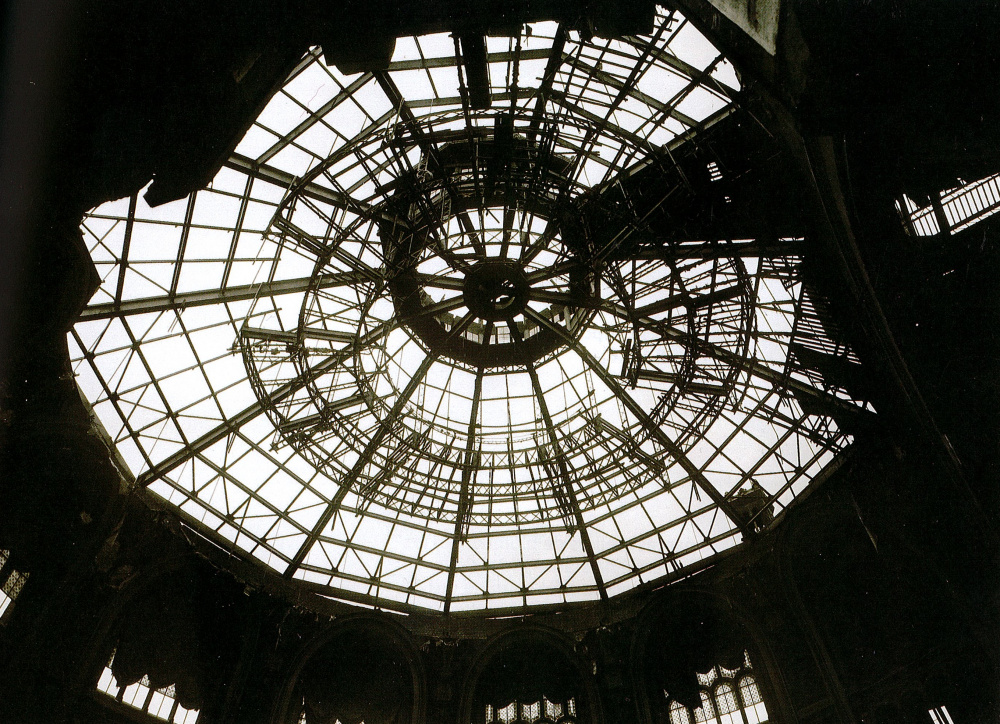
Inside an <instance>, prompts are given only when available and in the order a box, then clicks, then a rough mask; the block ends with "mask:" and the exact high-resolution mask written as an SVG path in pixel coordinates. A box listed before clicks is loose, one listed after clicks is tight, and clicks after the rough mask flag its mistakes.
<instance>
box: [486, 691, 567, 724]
mask: <svg viewBox="0 0 1000 724" xmlns="http://www.w3.org/2000/svg"><path fill="white" fill-rule="evenodd" d="M485 721H486V724H515V722H523V724H535V722H543V723H545V724H576V699H575V698H574V697H570V698H569V699H567V700H566V701H565V703H562V702H559V703H557V702H553V701H549V699H548V697H545V696H543V697H542V698H541V699H540V700H538V701H535V702H532V703H527V704H526V703H524V702H519V701H516V700H515V701H512V702H510V703H508V704H507V705H505V706H502V707H501V706H494V705H493V704H487V705H486V707H485Z"/></svg>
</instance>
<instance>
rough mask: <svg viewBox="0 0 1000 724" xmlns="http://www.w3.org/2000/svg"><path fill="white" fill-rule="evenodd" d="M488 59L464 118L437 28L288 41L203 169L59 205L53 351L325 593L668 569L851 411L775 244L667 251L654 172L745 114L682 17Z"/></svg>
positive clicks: (500, 595)
mask: <svg viewBox="0 0 1000 724" xmlns="http://www.w3.org/2000/svg"><path fill="white" fill-rule="evenodd" d="M529 31H530V32H529ZM487 61H488V70H489V73H488V75H489V79H490V92H491V106H490V107H489V108H486V109H478V110H477V109H472V108H470V107H469V104H468V102H467V101H466V99H467V98H468V96H469V94H468V92H467V88H466V79H465V78H464V75H463V64H462V59H461V48H460V47H459V46H458V45H457V44H456V41H454V40H453V39H452V38H451V37H449V36H427V37H421V38H403V39H400V40H399V41H398V43H397V50H396V55H395V57H394V58H393V61H392V63H391V64H390V66H389V68H388V70H386V71H384V72H378V73H367V74H358V75H354V76H346V77H345V76H343V75H342V74H340V73H339V72H338V71H337V70H336V69H334V68H332V67H328V66H326V65H325V64H324V63H323V62H322V60H321V59H320V56H319V53H318V52H312V53H309V54H308V55H307V56H306V57H305V58H303V60H302V62H301V63H300V64H299V66H298V67H297V68H296V70H295V71H294V72H293V73H292V75H291V76H290V77H289V79H288V81H287V83H286V84H285V86H284V88H283V89H282V90H281V91H280V92H279V93H278V94H277V95H276V96H275V97H274V98H273V99H272V101H271V102H270V104H269V105H268V106H267V108H266V109H265V110H264V112H263V113H262V115H261V117H260V118H259V119H258V120H257V122H256V123H255V124H254V126H253V128H252V129H251V131H250V132H249V133H248V134H247V136H246V138H245V139H244V140H243V142H242V143H241V144H240V146H239V147H238V148H237V152H236V153H235V154H234V155H233V157H232V158H231V159H230V160H229V162H228V163H227V164H226V165H225V167H224V168H223V170H222V171H221V172H220V173H219V174H218V176H217V177H216V178H215V180H214V181H213V182H212V184H211V185H210V186H209V188H207V189H205V190H202V191H199V192H196V193H194V194H192V195H191V196H190V197H189V198H188V199H186V200H184V201H179V202H175V203H173V204H168V205H165V206H163V207H160V208H155V209H154V208H149V207H147V206H146V205H145V204H144V203H143V201H142V199H141V198H140V197H138V196H135V197H132V198H131V199H123V200H121V201H118V202H114V203H109V204H106V205H104V206H102V207H100V208H98V209H96V210H95V211H94V212H93V213H91V214H89V215H88V216H87V218H86V220H85V222H84V232H85V235H86V237H87V239H88V241H89V244H90V249H91V253H92V256H93V259H94V261H95V263H96V264H97V266H98V269H99V270H100V272H101V276H102V279H103V285H102V287H101V290H100V292H99V294H98V296H97V297H95V299H94V300H93V301H92V303H91V305H90V307H89V308H88V309H87V310H86V311H85V312H84V315H83V318H82V319H81V321H80V322H79V323H78V324H77V325H76V327H75V329H74V330H73V332H72V334H71V348H72V349H73V355H74V367H75V371H76V373H77V375H78V377H79V381H80V385H81V388H82V389H83V391H84V393H85V394H86V395H87V397H88V399H89V400H90V401H91V402H92V403H93V405H94V408H95V410H96V412H97V413H98V415H99V416H100V418H101V420H102V422H103V424H104V425H105V427H106V428H107V429H108V430H109V432H110V434H111V435H112V436H113V438H114V439H115V442H116V444H117V446H118V449H119V451H120V453H121V455H122V456H123V458H124V459H125V460H126V461H127V463H128V464H129V465H130V467H131V468H132V471H133V473H134V474H135V475H136V477H137V480H138V482H139V484H141V485H146V486H148V487H149V489H150V490H152V491H153V492H154V493H156V494H157V495H159V496H162V497H163V498H164V499H166V500H167V501H169V502H171V503H173V504H174V505H176V506H177V508H178V509H179V511H180V512H181V513H182V515H184V516H185V517H186V518H187V519H188V520H189V521H191V522H192V523H194V524H195V525H197V526H198V528H199V529H200V530H202V531H203V532H204V533H205V534H206V535H209V536H211V537H214V538H215V539H216V540H218V541H220V542H224V543H225V544H226V545H229V546H231V547H233V548H235V549H238V550H241V551H244V552H245V553H247V554H249V555H251V556H253V557H255V558H258V559H260V560H261V561H263V562H264V563H265V564H266V565H268V566H271V567H272V568H275V569H277V570H278V571H280V572H281V573H282V574H284V575H285V576H286V577H288V578H290V579H300V580H302V581H304V582H306V584H307V585H311V587H312V588H313V589H314V590H317V591H319V592H322V593H324V594H326V595H330V596H334V597H342V598H352V599H354V600H359V599H361V600H367V601H369V602H373V603H378V604H380V605H388V606H393V605H395V606H397V607H419V608H430V609H435V610H442V611H455V610H460V609H475V608H489V609H495V608H508V607H520V606H526V605H533V604H560V603H565V602H569V601H574V600H586V599H594V598H598V597H607V596H609V595H613V594H615V593H618V592H621V591H623V590H627V589H629V588H632V587H634V586H636V585H638V584H640V583H642V582H644V581H649V580H653V579H657V578H661V577H663V576H664V575H667V574H676V573H678V572H681V571H685V570H687V569H689V568H692V567H695V566H697V565H700V564H701V563H702V561H704V560H706V559H710V557H711V556H713V555H714V554H716V553H719V552H721V551H723V550H725V549H727V548H731V547H732V546H734V545H736V544H738V543H739V542H740V541H741V540H742V539H743V538H744V537H745V536H746V535H749V534H752V532H755V531H760V530H762V529H765V528H767V527H769V526H771V525H774V524H775V523H776V521H777V519H779V518H780V512H781V511H782V510H783V509H784V508H785V507H787V506H788V505H789V504H790V503H791V502H792V501H793V500H794V498H795V496H796V495H798V494H799V493H801V492H802V491H803V490H805V489H806V487H807V486H808V485H809V483H810V481H812V480H813V479H814V478H815V477H816V476H817V475H819V474H820V473H821V471H823V470H824V468H827V467H828V466H830V465H831V463H834V462H835V456H836V454H837V453H838V452H839V451H840V450H842V449H843V448H844V447H845V445H846V444H847V443H848V442H849V437H848V436H847V435H846V434H845V433H844V432H843V431H842V430H841V429H840V428H839V427H838V425H837V423H836V422H835V419H836V420H840V419H842V418H843V417H844V416H852V415H859V414H866V413H865V410H866V405H865V403H864V402H863V401H860V400H855V399H852V397H851V395H849V394H848V393H847V392H846V391H845V389H844V387H843V386H842V385H838V384H835V383H832V382H830V380H829V379H827V378H826V377H824V376H823V374H821V370H822V368H823V365H821V364H819V365H817V364H813V363H812V362H815V360H817V359H820V360H825V359H827V358H830V359H837V360H840V361H841V362H842V363H844V364H848V365H850V364H856V360H855V359H854V358H853V356H852V355H851V354H850V352H849V350H846V349H845V348H844V347H843V346H842V345H841V344H839V343H837V342H836V341H834V340H835V338H836V334H832V333H831V331H830V329H829V325H828V324H826V323H825V318H824V315H823V313H822V309H821V308H820V307H821V305H818V302H817V301H816V300H814V299H813V296H812V295H810V294H809V292H808V290H807V289H806V288H805V287H804V285H803V283H802V280H801V279H800V276H799V254H800V251H801V250H800V248H799V244H800V243H801V240H800V239H794V238H792V239H785V240H770V241H769V242H768V243H766V244H764V243H761V241H760V240H755V239H750V238H747V239H683V240H680V241H671V242H670V243H666V242H662V238H663V234H662V228H663V225H664V224H666V223H667V221H665V219H668V218H669V217H668V215H665V213H666V212H665V211H664V209H667V208H668V207H669V206H670V204H671V203H672V202H673V200H674V199H676V198H679V197H681V196H683V195H684V194H690V193H691V190H690V188H686V187H684V186H683V185H677V184H669V183H667V182H666V181H665V179H667V178H668V177H669V175H670V174H669V173H666V172H662V170H663V169H667V168H668V167H670V165H671V159H672V158H674V157H675V156H676V155H678V154H684V153H686V152H687V149H689V148H690V147H691V146H692V144H695V142H696V140H697V139H698V138H699V132H700V131H701V130H703V129H706V128H708V127H710V126H712V125H713V124H715V123H718V122H719V121H720V120H721V119H724V118H726V117H727V116H729V115H731V114H733V113H734V112H738V111H736V110H735V107H734V105H733V102H732V98H733V95H734V93H735V88H736V86H738V82H737V80H736V77H735V74H734V73H733V72H732V69H731V67H730V66H729V65H728V63H726V61H725V60H724V59H723V58H722V57H721V56H719V54H718V53H717V52H716V51H715V50H714V49H713V48H712V47H711V46H710V45H709V44H708V43H707V42H706V41H705V40H704V38H702V37H701V36H700V35H698V33H697V31H695V30H694V28H693V27H692V26H690V25H689V24H688V23H687V22H686V21H685V20H684V19H683V18H681V17H680V16H678V15H677V14H675V13H671V14H666V13H664V14H661V15H660V16H659V17H658V19H657V25H656V29H655V31H654V34H653V35H652V36H650V37H628V38H624V39H622V40H615V41H606V40H600V39H593V40H592V41H590V42H583V41H582V40H580V39H577V38H575V37H573V34H570V33H567V32H565V31H564V29H563V28H561V27H559V26H557V25H555V24H550V23H538V24H535V25H532V26H529V27H528V28H526V29H525V31H524V32H523V33H522V34H521V36H520V37H517V38H488V39H487ZM708 171H709V172H710V173H711V174H712V179H713V180H714V179H715V175H716V174H717V173H720V172H719V171H718V168H717V167H716V168H711V167H710V168H709V169H708ZM651 179H652V181H651ZM651 189H652V191H650V190H651ZM622 199H625V201H623V200H622ZM636 249H641V250H643V251H642V252H641V253H638V252H636V251H635V250H636ZM650 250H654V251H652V252H651V251H650ZM817 370H820V371H817Z"/></svg>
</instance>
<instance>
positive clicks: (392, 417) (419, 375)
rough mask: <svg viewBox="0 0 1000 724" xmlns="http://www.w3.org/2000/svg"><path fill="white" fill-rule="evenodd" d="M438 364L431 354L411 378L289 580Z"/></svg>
mask: <svg viewBox="0 0 1000 724" xmlns="http://www.w3.org/2000/svg"><path fill="white" fill-rule="evenodd" d="M436 360H437V356H436V355H434V354H428V355H427V356H426V357H424V359H423V361H422V362H421V363H420V367H418V368H417V370H416V371H415V372H414V373H413V376H412V377H410V381H409V382H408V383H407V384H406V387H405V388H403V391H402V392H400V393H399V396H398V397H397V398H396V401H395V402H394V403H393V406H392V409H391V410H390V411H389V413H388V414H387V415H386V416H385V417H384V418H382V421H381V422H380V423H379V426H378V429H377V430H376V431H375V432H374V433H373V434H372V436H371V437H370V438H369V439H368V443H367V444H366V445H365V449H364V451H363V452H362V453H361V455H360V456H359V457H358V459H357V461H356V462H355V463H354V465H353V466H352V467H351V469H350V470H349V471H348V472H347V474H346V475H344V477H343V478H342V479H341V480H340V482H339V484H338V488H337V492H336V494H334V496H333V498H332V499H331V500H330V502H329V503H328V504H327V506H326V510H324V511H323V515H321V516H320V517H319V520H317V521H316V525H314V526H313V529H312V532H310V533H309V535H308V536H306V539H305V541H303V543H302V545H301V546H300V547H299V549H298V551H297V552H296V553H295V555H294V556H293V557H292V559H291V561H290V562H289V564H288V567H287V568H286V569H285V574H284V575H285V578H291V577H292V576H293V575H294V574H295V571H296V570H298V567H299V566H300V565H301V564H302V561H304V560H305V557H306V556H307V555H308V554H309V550H310V549H311V548H312V547H313V545H314V544H315V543H316V541H317V539H318V538H319V537H320V536H321V535H322V533H323V529H324V528H326V526H328V525H329V524H330V521H331V520H333V516H335V515H336V514H337V511H338V510H340V506H341V504H343V502H344V498H346V497H347V494H348V493H349V492H351V490H352V489H353V488H354V485H355V484H356V483H357V482H358V478H360V477H361V473H363V472H364V470H365V468H366V467H368V464H369V463H371V461H372V459H373V456H374V455H375V451H376V450H378V448H379V446H380V445H381V444H382V441H383V440H385V436H386V435H388V434H389V431H390V430H391V429H392V428H393V426H394V425H395V424H396V423H397V422H398V421H399V416H400V415H401V414H402V412H403V408H404V407H406V405H407V403H408V402H409V401H410V398H411V397H412V396H413V393H414V392H416V391H417V387H418V386H419V385H420V383H421V382H423V380H424V376H425V375H426V374H427V372H428V370H430V368H431V365H433V364H434V362H435V361H436Z"/></svg>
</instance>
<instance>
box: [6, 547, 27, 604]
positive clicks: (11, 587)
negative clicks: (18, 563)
mask: <svg viewBox="0 0 1000 724" xmlns="http://www.w3.org/2000/svg"><path fill="white" fill-rule="evenodd" d="M9 564H10V552H9V551H4V550H0V621H2V620H3V618H4V615H5V614H6V613H7V611H8V609H10V606H11V604H12V603H14V599H16V598H17V597H18V595H19V594H20V593H21V589H22V588H24V584H25V583H27V582H28V574H27V573H21V572H19V571H15V570H14V569H13V568H11V566H10V565H9Z"/></svg>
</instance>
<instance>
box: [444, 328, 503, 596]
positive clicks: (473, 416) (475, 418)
mask: <svg viewBox="0 0 1000 724" xmlns="http://www.w3.org/2000/svg"><path fill="white" fill-rule="evenodd" d="M492 325H493V323H492V322H487V323H486V329H485V330H484V332H483V339H484V340H487V341H488V340H489V339H490V336H491V335H492V334H493V328H492ZM483 374H484V370H483V368H482V367H480V368H479V369H478V370H476V384H475V388H474V389H473V391H472V412H471V413H470V414H469V430H468V433H467V436H466V445H465V464H464V465H463V466H462V487H461V490H460V491H459V498H458V512H457V513H456V515H455V534H454V538H453V539H452V542H451V563H450V565H449V566H448V584H447V586H446V587H445V594H444V612H445V613H446V614H447V613H451V597H452V593H453V592H454V590H455V569H456V568H457V567H458V553H459V549H460V548H461V544H462V541H463V540H465V526H466V520H467V519H468V515H469V508H470V506H471V494H470V488H471V486H472V478H473V476H474V475H475V472H474V471H473V461H474V460H475V455H476V428H477V427H478V425H479V403H480V400H481V399H482V396H483Z"/></svg>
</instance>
